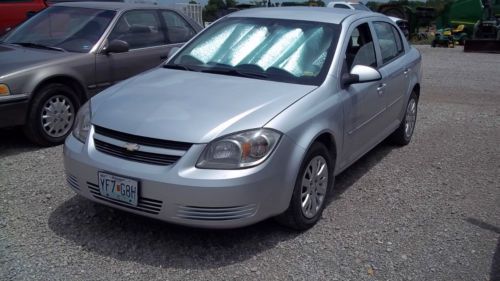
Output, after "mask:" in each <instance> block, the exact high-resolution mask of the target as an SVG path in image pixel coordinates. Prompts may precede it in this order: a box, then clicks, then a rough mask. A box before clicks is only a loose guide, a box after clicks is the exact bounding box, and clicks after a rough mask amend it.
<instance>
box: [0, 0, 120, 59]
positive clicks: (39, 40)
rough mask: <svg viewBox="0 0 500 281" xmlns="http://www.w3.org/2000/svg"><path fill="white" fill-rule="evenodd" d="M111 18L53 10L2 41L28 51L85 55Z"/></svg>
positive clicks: (89, 11) (95, 13)
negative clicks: (40, 49)
mask: <svg viewBox="0 0 500 281" xmlns="http://www.w3.org/2000/svg"><path fill="white" fill-rule="evenodd" d="M114 15H115V12H114V11H108V10H101V9H88V8H78V7H62V6H54V7H50V8H48V9H46V10H44V11H42V12H40V13H39V14H37V15H35V16H34V17H33V18H31V19H29V20H28V21H26V22H24V23H23V24H22V25H20V26H19V27H18V28H16V29H15V30H13V31H12V32H11V33H9V34H8V35H7V37H6V38H5V39H4V41H5V42H7V43H12V44H20V45H23V46H27V47H35V48H36V47H47V48H52V49H54V50H57V49H59V50H66V51H70V52H79V53H87V52H89V51H90V50H91V49H92V47H93V46H94V45H95V43H96V42H97V41H98V40H99V38H100V37H101V35H102V34H103V32H104V30H106V28H107V27H108V25H109V23H110V22H111V20H112V19H113V17H114Z"/></svg>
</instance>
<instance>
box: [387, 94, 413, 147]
mask: <svg viewBox="0 0 500 281" xmlns="http://www.w3.org/2000/svg"><path fill="white" fill-rule="evenodd" d="M417 107H418V97H417V94H416V93H415V92H412V93H411V95H410V99H409V100H408V104H407V105H406V111H405V116H404V118H403V120H402V121H401V124H400V125H399V128H397V129H396V131H394V133H392V135H391V137H390V138H391V140H392V142H393V143H394V144H396V145H401V146H403V145H407V144H409V143H410V141H411V137H412V136H413V131H414V130H415V124H416V122H417Z"/></svg>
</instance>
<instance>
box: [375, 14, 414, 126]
mask: <svg viewBox="0 0 500 281" xmlns="http://www.w3.org/2000/svg"><path fill="white" fill-rule="evenodd" d="M373 27H374V30H375V36H376V39H377V40H376V42H377V43H376V44H375V45H376V48H377V51H378V52H379V53H380V56H379V59H380V60H379V64H380V65H381V66H380V68H379V71H380V73H381V74H382V77H383V78H382V85H381V86H382V87H383V89H382V95H383V97H384V100H385V103H386V107H387V110H386V113H385V117H386V121H387V124H388V126H389V127H394V126H397V125H398V124H399V123H400V122H401V120H400V119H401V109H402V107H403V106H404V105H405V104H406V100H403V97H405V96H406V95H405V94H406V92H407V91H408V87H409V75H408V74H409V72H410V71H411V68H409V67H408V64H407V62H406V60H405V58H404V54H405V47H404V44H403V41H402V40H403V39H402V37H401V33H400V32H399V30H398V29H397V28H396V26H394V24H393V23H390V22H386V21H374V22H373Z"/></svg>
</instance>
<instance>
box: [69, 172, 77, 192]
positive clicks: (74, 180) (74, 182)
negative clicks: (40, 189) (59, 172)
mask: <svg viewBox="0 0 500 281" xmlns="http://www.w3.org/2000/svg"><path fill="white" fill-rule="evenodd" d="M66 181H67V182H68V184H69V186H71V187H72V188H74V189H77V190H80V185H79V184H78V179H77V178H76V177H75V176H73V175H70V174H66Z"/></svg>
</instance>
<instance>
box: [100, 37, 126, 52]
mask: <svg viewBox="0 0 500 281" xmlns="http://www.w3.org/2000/svg"><path fill="white" fill-rule="evenodd" d="M128 50H129V45H128V43H127V42H125V41H123V40H117V39H115V40H113V41H111V42H109V44H108V46H107V47H106V49H104V53H106V54H109V53H125V52H128Z"/></svg>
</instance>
